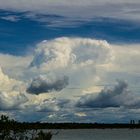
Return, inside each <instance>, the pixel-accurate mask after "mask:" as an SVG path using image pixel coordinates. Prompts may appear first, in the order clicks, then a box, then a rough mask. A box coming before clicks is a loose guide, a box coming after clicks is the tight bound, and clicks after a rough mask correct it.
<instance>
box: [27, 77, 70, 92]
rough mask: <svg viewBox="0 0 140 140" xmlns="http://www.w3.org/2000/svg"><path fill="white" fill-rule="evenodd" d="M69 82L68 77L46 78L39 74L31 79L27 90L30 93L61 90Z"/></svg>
mask: <svg viewBox="0 0 140 140" xmlns="http://www.w3.org/2000/svg"><path fill="white" fill-rule="evenodd" d="M68 83H69V79H68V77H66V76H64V77H62V78H59V79H47V78H46V77H45V76H39V77H37V78H35V79H33V80H32V82H31V85H30V86H29V87H28V89H27V92H28V93H32V94H40V93H45V92H51V91H61V90H62V89H64V88H65V87H66V86H67V85H68Z"/></svg>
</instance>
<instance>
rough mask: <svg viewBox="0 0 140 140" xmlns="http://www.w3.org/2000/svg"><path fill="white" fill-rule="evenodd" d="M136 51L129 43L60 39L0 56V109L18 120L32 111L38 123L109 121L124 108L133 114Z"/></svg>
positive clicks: (136, 90) (137, 102)
mask: <svg viewBox="0 0 140 140" xmlns="http://www.w3.org/2000/svg"><path fill="white" fill-rule="evenodd" d="M126 52H127V53H126ZM139 52H140V48H139V45H135V44H131V45H114V44H109V43H108V42H107V41H104V40H95V39H91V38H78V37H76V38H74V37H73V38H68V37H61V38H56V39H52V40H47V41H46V40H44V41H42V42H40V43H38V44H37V45H36V47H35V48H34V52H30V51H29V52H28V53H27V55H25V56H12V55H6V54H0V66H1V67H2V69H1V70H0V88H1V89H0V104H1V110H3V111H4V112H8V111H9V110H10V112H13V113H14V115H15V116H16V117H20V119H21V120H24V117H23V116H27V118H28V119H29V120H32V118H31V116H33V115H34V114H38V117H37V118H36V119H39V120H43V121H45V120H46V119H47V120H49V121H61V122H62V121H64V120H65V121H73V120H74V121H86V122H90V121H93V122H94V121H96V120H97V121H99V120H100V119H101V120H106V121H108V120H111V121H112V120H116V119H117V117H118V118H119V119H120V120H124V118H126V117H127V116H128V117H131V116H130V115H129V114H128V113H130V112H134V114H133V115H132V116H133V117H137V118H138V116H139V107H140V98H139V84H140V80H139V69H140V61H139V59H140V57H139V56H140V53H139ZM132 58H133V59H132ZM117 78H118V79H122V80H123V79H126V80H127V81H128V84H129V87H128V85H127V83H126V82H124V81H119V82H118V84H116V85H115V86H113V85H114V81H115V79H117ZM105 85H106V86H107V87H106V88H104V86H105ZM108 86H109V87H108ZM110 86H113V87H110ZM135 86H136V87H135ZM103 88H104V89H103ZM62 89H63V90H62ZM102 89H103V90H102ZM129 89H130V90H129ZM26 90H27V91H28V92H30V93H31V94H29V93H27V91H26ZM46 92H47V93H48V92H52V94H46ZM40 93H41V94H40ZM91 93H92V94H91ZM75 102H76V103H77V102H78V103H77V104H76V106H75ZM15 109H17V110H18V111H17V110H16V111H15ZM46 114H47V115H46ZM116 114H117V117H116V116H115V115H116ZM135 115H136V116H135ZM46 116H47V117H46ZM59 116H61V118H59ZM93 116H94V117H93ZM110 116H111V117H110ZM79 118H80V119H79ZM112 118H113V119H112Z"/></svg>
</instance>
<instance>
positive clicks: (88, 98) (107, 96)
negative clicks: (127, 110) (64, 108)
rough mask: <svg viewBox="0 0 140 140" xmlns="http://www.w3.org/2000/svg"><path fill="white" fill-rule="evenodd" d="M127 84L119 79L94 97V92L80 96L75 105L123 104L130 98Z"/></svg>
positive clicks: (91, 106) (118, 105)
mask: <svg viewBox="0 0 140 140" xmlns="http://www.w3.org/2000/svg"><path fill="white" fill-rule="evenodd" d="M127 86H128V85H127V83H126V82H123V81H119V82H118V84H117V85H116V86H114V87H113V88H111V89H103V90H102V91H101V92H100V93H99V94H98V95H97V96H96V97H95V95H94V94H89V95H85V96H83V97H81V98H80V100H79V101H78V103H77V104H76V106H78V107H88V108H107V107H120V106H124V105H126V104H127V103H128V101H129V100H130V99H129V98H130V96H129V94H128V91H127ZM126 102H127V103H126Z"/></svg>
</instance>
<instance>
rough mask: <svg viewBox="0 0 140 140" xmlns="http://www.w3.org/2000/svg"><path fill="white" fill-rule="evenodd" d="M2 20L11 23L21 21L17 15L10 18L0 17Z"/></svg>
mask: <svg viewBox="0 0 140 140" xmlns="http://www.w3.org/2000/svg"><path fill="white" fill-rule="evenodd" d="M0 18H1V19H4V20H7V21H11V22H17V21H19V20H20V19H19V18H18V16H15V15H9V16H4V17H0Z"/></svg>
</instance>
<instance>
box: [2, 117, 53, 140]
mask: <svg viewBox="0 0 140 140" xmlns="http://www.w3.org/2000/svg"><path fill="white" fill-rule="evenodd" d="M51 138H52V133H51V132H43V131H42V130H37V129H32V130H31V127H30V129H29V127H26V125H25V124H24V123H23V124H22V123H19V122H16V121H15V120H12V119H9V117H7V116H5V115H2V116H1V117H0V140H51Z"/></svg>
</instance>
